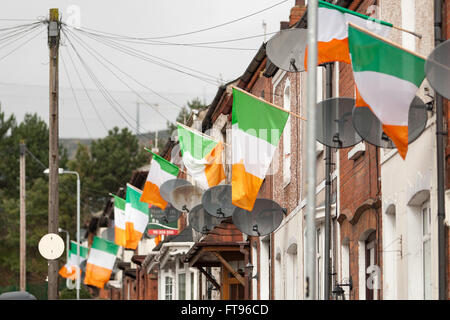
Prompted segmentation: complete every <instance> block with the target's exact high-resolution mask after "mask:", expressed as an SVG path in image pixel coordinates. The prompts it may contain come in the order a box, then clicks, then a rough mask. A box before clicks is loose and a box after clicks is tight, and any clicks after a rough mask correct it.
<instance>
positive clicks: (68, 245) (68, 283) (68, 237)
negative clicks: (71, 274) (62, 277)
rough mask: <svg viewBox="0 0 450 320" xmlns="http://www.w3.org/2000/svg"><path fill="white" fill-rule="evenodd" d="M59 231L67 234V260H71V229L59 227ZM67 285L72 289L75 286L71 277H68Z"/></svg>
mask: <svg viewBox="0 0 450 320" xmlns="http://www.w3.org/2000/svg"><path fill="white" fill-rule="evenodd" d="M58 232H59V233H61V232H64V233H65V234H66V261H69V248H70V234H69V231H67V230H64V229H61V228H58ZM66 287H67V288H68V289H71V290H72V289H73V288H74V287H73V282H72V280H70V279H69V278H67V280H66Z"/></svg>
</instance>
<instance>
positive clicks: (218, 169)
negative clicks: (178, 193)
mask: <svg viewBox="0 0 450 320" xmlns="http://www.w3.org/2000/svg"><path fill="white" fill-rule="evenodd" d="M178 139H179V141H180V150H181V155H182V157H183V163H184V166H185V167H186V169H187V172H188V173H189V174H190V175H191V176H192V178H193V179H194V180H195V181H196V182H197V184H198V186H199V187H200V188H203V189H205V190H206V189H208V188H210V187H213V186H216V185H218V184H220V183H221V182H222V181H224V180H225V171H224V169H223V163H222V150H223V144H222V142H220V141H215V140H213V139H210V138H208V137H206V136H205V135H201V134H199V133H197V132H195V131H194V130H192V129H190V128H188V127H186V126H183V125H180V124H179V125H178Z"/></svg>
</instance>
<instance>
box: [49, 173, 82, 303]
mask: <svg viewBox="0 0 450 320" xmlns="http://www.w3.org/2000/svg"><path fill="white" fill-rule="evenodd" d="M49 172H50V170H49V169H48V168H47V169H45V170H44V173H45V174H48V173H49ZM58 173H59V174H64V173H66V174H74V175H76V176H77V266H78V267H77V269H76V270H77V300H80V278H81V274H80V244H81V243H80V185H81V183H80V175H79V174H78V172H76V171H67V170H64V169H63V168H58Z"/></svg>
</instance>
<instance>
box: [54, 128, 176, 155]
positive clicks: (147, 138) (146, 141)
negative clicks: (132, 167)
mask: <svg viewBox="0 0 450 320" xmlns="http://www.w3.org/2000/svg"><path fill="white" fill-rule="evenodd" d="M137 137H138V140H139V144H140V145H142V147H153V143H154V140H155V132H147V133H144V134H140V135H138V136H137ZM168 138H169V131H168V130H162V131H158V147H159V150H162V149H163V148H164V145H165V144H166V142H167V139H168ZM92 141H93V140H91V139H77V138H66V139H63V138H61V139H59V142H60V144H61V145H62V146H63V147H64V148H66V149H67V153H68V157H69V159H73V158H74V157H75V154H76V152H77V147H78V144H79V143H80V144H83V145H87V146H90V145H91V143H92Z"/></svg>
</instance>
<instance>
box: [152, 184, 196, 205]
mask: <svg viewBox="0 0 450 320" xmlns="http://www.w3.org/2000/svg"><path fill="white" fill-rule="evenodd" d="M184 185H192V184H191V183H190V182H189V181H187V180H184V179H171V180H167V181H166V182H164V183H163V184H161V186H160V187H159V194H160V195H161V197H162V198H163V199H164V200H166V201H167V202H172V199H171V198H170V197H171V195H172V191H173V190H174V189H175V188H176V187H179V186H184Z"/></svg>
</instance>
